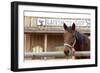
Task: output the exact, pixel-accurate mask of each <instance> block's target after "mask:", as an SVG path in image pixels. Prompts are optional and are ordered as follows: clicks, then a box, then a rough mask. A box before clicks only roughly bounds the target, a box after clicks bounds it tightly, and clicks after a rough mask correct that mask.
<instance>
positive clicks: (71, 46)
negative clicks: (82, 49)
mask: <svg viewBox="0 0 100 73" xmlns="http://www.w3.org/2000/svg"><path fill="white" fill-rule="evenodd" d="M75 44H76V39H75V40H74V42H73V44H72V45H70V44H68V43H65V44H64V46H68V47H70V48H73V47H74V46H75Z"/></svg>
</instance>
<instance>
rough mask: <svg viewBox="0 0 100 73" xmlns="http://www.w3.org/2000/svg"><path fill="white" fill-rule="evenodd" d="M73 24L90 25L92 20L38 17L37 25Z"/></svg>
mask: <svg viewBox="0 0 100 73" xmlns="http://www.w3.org/2000/svg"><path fill="white" fill-rule="evenodd" d="M63 23H66V24H67V26H71V25H72V24H73V23H75V24H76V25H77V26H90V23H91V20H90V19H86V18H83V19H82V18H76V19H75V18H37V25H40V26H63Z"/></svg>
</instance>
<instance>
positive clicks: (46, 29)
mask: <svg viewBox="0 0 100 73" xmlns="http://www.w3.org/2000/svg"><path fill="white" fill-rule="evenodd" d="M76 20H77V21H76ZM63 21H65V22H66V23H67V22H68V24H69V26H70V25H71V22H73V21H75V23H77V24H83V23H84V25H78V26H77V25H76V26H77V27H76V29H77V30H78V31H80V32H82V33H85V34H87V35H90V19H72V18H68V19H62V18H48V17H33V16H25V17H24V24H25V26H24V51H25V52H52V51H63V50H64V49H63V48H62V46H63V44H64V43H63V42H64V37H63V33H64V29H63V24H62V23H63ZM39 59H40V58H39Z"/></svg>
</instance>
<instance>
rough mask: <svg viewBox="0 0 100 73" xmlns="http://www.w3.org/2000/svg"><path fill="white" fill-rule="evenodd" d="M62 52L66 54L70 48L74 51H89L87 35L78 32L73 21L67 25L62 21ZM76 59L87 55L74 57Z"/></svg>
mask: <svg viewBox="0 0 100 73" xmlns="http://www.w3.org/2000/svg"><path fill="white" fill-rule="evenodd" d="M63 26H64V30H65V32H64V53H65V55H68V53H69V52H70V50H73V49H74V51H90V39H89V38H88V36H86V35H84V34H82V33H80V32H78V31H77V30H76V29H75V28H76V26H75V23H73V24H72V26H70V27H68V26H67V25H66V24H65V23H64V25H63ZM75 58H76V59H86V58H90V56H89V57H82V56H80V57H75Z"/></svg>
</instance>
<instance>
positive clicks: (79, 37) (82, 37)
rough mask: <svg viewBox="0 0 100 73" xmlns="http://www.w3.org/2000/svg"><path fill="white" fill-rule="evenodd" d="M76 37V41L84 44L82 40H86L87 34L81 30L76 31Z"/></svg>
mask: <svg viewBox="0 0 100 73" xmlns="http://www.w3.org/2000/svg"><path fill="white" fill-rule="evenodd" d="M75 38H76V41H77V42H78V43H80V44H82V42H83V41H84V39H85V35H84V34H81V33H80V32H78V31H76V34H75Z"/></svg>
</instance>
